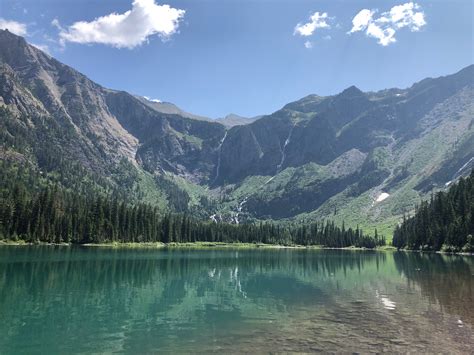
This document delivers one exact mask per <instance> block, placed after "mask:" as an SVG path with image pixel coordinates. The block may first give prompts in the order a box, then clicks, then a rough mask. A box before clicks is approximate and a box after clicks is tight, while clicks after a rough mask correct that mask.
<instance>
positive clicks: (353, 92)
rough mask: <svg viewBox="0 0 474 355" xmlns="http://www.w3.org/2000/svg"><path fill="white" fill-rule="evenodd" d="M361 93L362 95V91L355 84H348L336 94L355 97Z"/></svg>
mask: <svg viewBox="0 0 474 355" xmlns="http://www.w3.org/2000/svg"><path fill="white" fill-rule="evenodd" d="M361 95H364V92H363V91H362V90H360V89H359V88H358V87H357V86H355V85H352V86H349V87H348V88H347V89H345V90H344V91H343V92H341V93H340V94H339V95H338V96H340V97H347V98H350V97H357V96H361Z"/></svg>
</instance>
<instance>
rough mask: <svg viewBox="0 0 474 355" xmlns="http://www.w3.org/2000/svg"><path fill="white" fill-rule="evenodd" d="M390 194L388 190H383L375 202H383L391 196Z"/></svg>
mask: <svg viewBox="0 0 474 355" xmlns="http://www.w3.org/2000/svg"><path fill="white" fill-rule="evenodd" d="M389 196H390V195H389V194H388V193H386V192H382V193H381V194H380V195H379V197H377V199H376V200H375V202H382V201H383V200H385V199H386V198H387V197H389Z"/></svg>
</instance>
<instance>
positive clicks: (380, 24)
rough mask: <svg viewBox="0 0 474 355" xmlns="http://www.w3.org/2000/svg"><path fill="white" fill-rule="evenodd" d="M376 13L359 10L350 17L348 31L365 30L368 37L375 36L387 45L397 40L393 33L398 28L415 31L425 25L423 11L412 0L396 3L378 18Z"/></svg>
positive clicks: (375, 11)
mask: <svg viewBox="0 0 474 355" xmlns="http://www.w3.org/2000/svg"><path fill="white" fill-rule="evenodd" d="M376 13H377V10H369V9H363V10H361V11H359V13H358V14H357V15H355V16H354V18H353V19H352V29H351V30H350V31H349V32H348V33H349V34H350V33H355V32H359V31H365V34H366V35H367V36H368V37H373V38H376V39H377V40H378V43H379V44H380V45H382V46H388V45H389V44H391V43H394V42H396V41H397V40H396V38H395V34H396V32H397V31H398V30H399V29H402V28H404V27H407V28H408V29H409V30H410V31H412V32H416V31H419V30H420V28H421V27H423V26H425V25H426V21H425V14H424V12H423V11H422V10H421V7H420V6H419V5H418V4H416V3H413V2H407V3H405V4H401V5H396V6H394V7H392V8H391V9H390V11H386V12H383V13H382V14H381V15H380V17H378V18H375V14H376Z"/></svg>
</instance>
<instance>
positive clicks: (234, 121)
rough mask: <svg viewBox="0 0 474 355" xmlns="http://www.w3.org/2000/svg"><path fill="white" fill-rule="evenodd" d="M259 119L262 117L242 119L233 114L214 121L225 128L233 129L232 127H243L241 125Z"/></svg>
mask: <svg viewBox="0 0 474 355" xmlns="http://www.w3.org/2000/svg"><path fill="white" fill-rule="evenodd" d="M261 117H262V116H255V117H242V116H239V115H236V114H234V113H231V114H228V115H227V116H225V117H222V118H218V119H217V120H216V121H217V122H219V123H221V124H223V125H224V126H226V127H234V126H243V125H246V124H249V123H252V122H254V121H256V120H258V119H259V118H261Z"/></svg>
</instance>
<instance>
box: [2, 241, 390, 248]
mask: <svg viewBox="0 0 474 355" xmlns="http://www.w3.org/2000/svg"><path fill="white" fill-rule="evenodd" d="M1 245H13V246H22V245H24V246H28V245H52V246H73V245H77V246H83V247H91V248H150V249H153V248H155V249H163V248H190V249H211V248H233V249H235V248H238V249H259V248H262V249H337V250H374V249H367V248H358V247H346V248H326V247H324V246H321V245H309V246H306V245H279V244H264V243H223V242H194V243H168V244H166V243H161V242H157V243H120V242H111V243H97V244H93V243H90V244H68V243H61V244H55V243H42V242H39V243H27V242H25V241H22V240H19V241H15V240H0V246H1ZM375 250H396V249H395V248H394V247H391V246H383V247H377V248H376V249H375Z"/></svg>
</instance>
